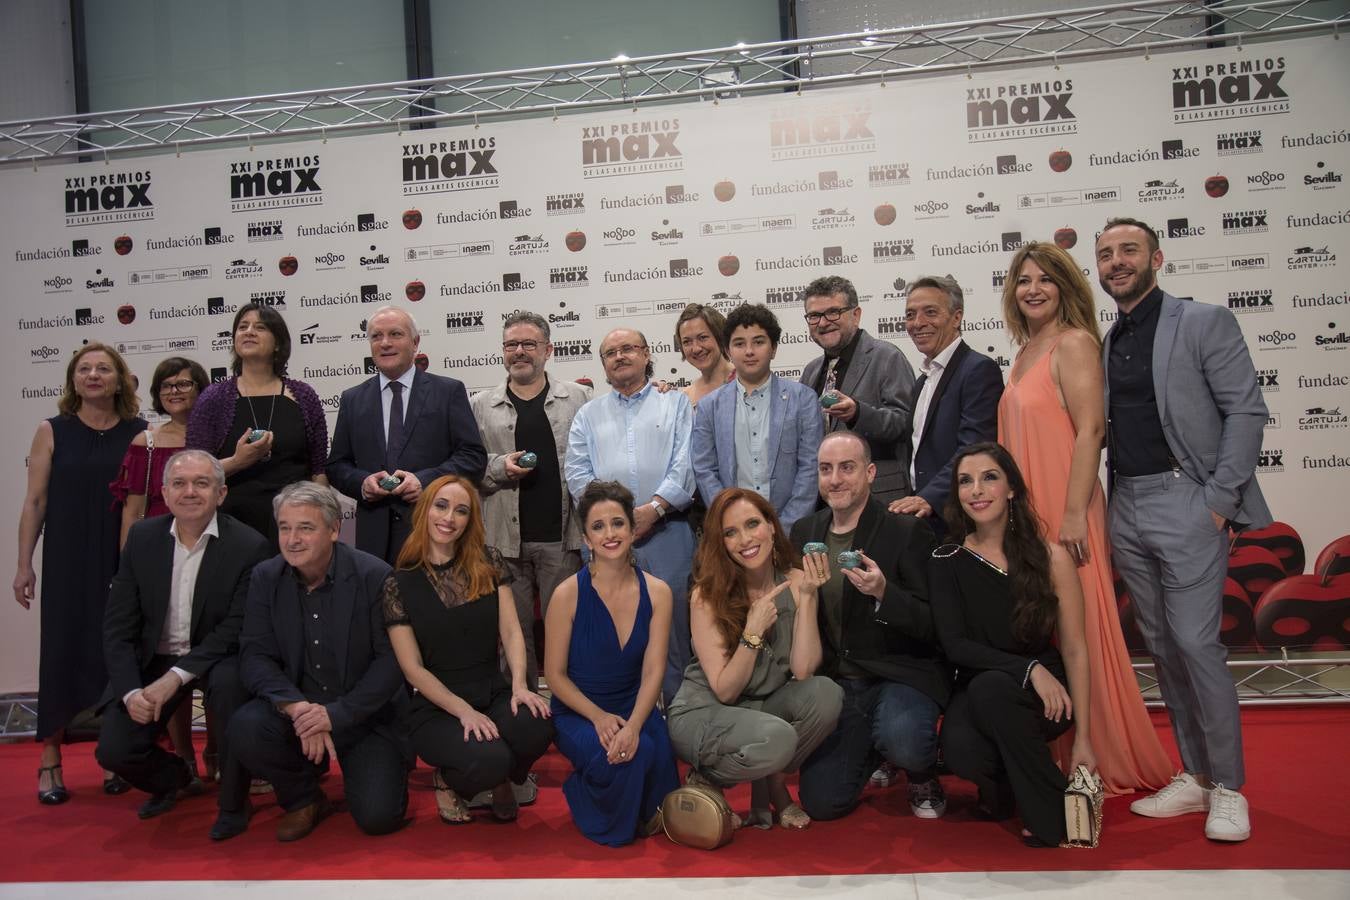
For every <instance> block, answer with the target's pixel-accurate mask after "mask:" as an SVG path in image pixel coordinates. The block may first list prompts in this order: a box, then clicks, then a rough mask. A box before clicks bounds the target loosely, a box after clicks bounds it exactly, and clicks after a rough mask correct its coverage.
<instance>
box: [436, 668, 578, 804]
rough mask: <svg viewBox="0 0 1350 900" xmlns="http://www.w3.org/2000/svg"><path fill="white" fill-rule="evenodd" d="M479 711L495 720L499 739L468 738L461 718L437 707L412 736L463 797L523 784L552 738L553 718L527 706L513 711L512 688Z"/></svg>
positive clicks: (442, 775) (447, 781)
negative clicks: (505, 784)
mask: <svg viewBox="0 0 1350 900" xmlns="http://www.w3.org/2000/svg"><path fill="white" fill-rule="evenodd" d="M480 712H482V713H483V714H484V715H486V716H487V717H488V718H489V719H491V720H492V721H493V723H494V724H496V726H497V733H498V734H499V735H500V737H499V738H498V739H497V740H495V741H480V740H478V739H477V738H475V737H472V736H471V737H470V738H469V739H468V740H467V741H466V740H465V739H464V725H463V724H462V723H461V722H460V720H459V719H458V718H457V717H455V716H452V715H450V714H449V713H446V712H441V711H439V710H437V712H436V714H435V715H433V716H432V717H430V718H428V719H427V720H426V721H425V722H423V723H421V724H420V725H418V726H417V727H416V728H415V730H414V731H413V734H412V743H413V749H414V750H416V751H417V755H418V756H420V757H422V759H424V760H426V762H427V764H428V765H432V766H435V767H436V768H438V769H440V770H441V777H442V778H444V779H445V783H446V784H447V785H448V786H449V787H450V789H451V790H452V791H454V792H455V793H457V794H459V795H460V796H461V797H464V798H465V799H468V798H470V797H472V796H473V795H474V794H477V793H479V792H480V791H485V790H487V789H488V788H493V787H496V786H497V785H499V784H501V783H502V782H504V781H512V782H514V783H516V784H521V783H522V782H524V781H525V776H527V775H529V774H530V768H531V767H532V766H533V765H534V764H535V762H536V761H537V760H538V759H539V757H541V756H543V755H544V753H545V751H547V750H548V745H549V744H551V743H552V742H553V721H552V720H551V719H542V718H535V716H534V713H532V712H530V711H529V710H528V709H526V708H525V706H524V705H521V706H520V708H519V709H518V710H517V711H516V713H515V715H512V714H511V694H510V693H509V692H501V693H499V694H498V695H497V696H496V697H495V698H493V700H492V702H491V703H490V704H489V705H488V708H487V709H485V710H480Z"/></svg>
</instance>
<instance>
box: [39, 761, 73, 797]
mask: <svg viewBox="0 0 1350 900" xmlns="http://www.w3.org/2000/svg"><path fill="white" fill-rule="evenodd" d="M60 771H61V764H60V763H57V764H56V765H54V766H43V767H41V768H40V769H38V802H39V803H41V804H42V805H43V806H58V805H60V804H62V803H65V802H66V801H67V800H69V799H70V791H68V790H66V786H65V783H64V782H62V780H61V779H60V778H59V777H58V776H57V773H58V772H60ZM43 772H46V773H47V775H48V777H49V778H50V779H51V780H50V784H51V787H49V788H47V790H45V791H44V790H42V773H43Z"/></svg>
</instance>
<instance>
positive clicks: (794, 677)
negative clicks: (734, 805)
mask: <svg viewBox="0 0 1350 900" xmlns="http://www.w3.org/2000/svg"><path fill="white" fill-rule="evenodd" d="M694 572H695V573H696V575H695V581H694V589H693V593H692V594H690V597H689V625H690V632H691V634H692V637H693V645H694V660H693V662H691V663H690V664H689V667H688V668H687V669H685V672H684V684H683V685H682V686H681V687H680V690H679V693H678V694H676V695H675V700H674V702H672V703H671V705H670V708H669V710H668V711H667V715H668V717H669V720H670V737H671V740H672V741H673V742H674V744H675V752H676V753H678V754H679V756H680V758H681V759H683V760H685V761H686V762H688V763H689V764H690V765H692V766H693V767H694V771H693V772H692V773H691V776H690V777H691V778H692V779H696V780H701V781H703V782H704V783H707V784H711V785H713V786H715V787H729V786H731V785H734V784H741V783H743V782H746V781H748V782H750V783H751V789H750V817H749V819H748V820H747V823H748V824H751V825H755V826H757V827H760V828H770V827H772V825H773V823H774V821H775V820H777V822H778V824H780V825H781V826H782V827H784V828H793V829H800V828H805V827H806V826H808V825H810V824H811V819H810V817H809V816H808V815H807V814H806V812H805V810H803V809H802V808H801V806H799V805H798V804H797V803H796V801H794V800H793V799H792V795H791V794H790V793H789V792H788V788H787V775H788V774H789V773H791V772H795V771H797V769H798V768H800V767H801V764H802V762H803V761H804V760H805V759H806V758H807V757H808V756H810V755H811V752H812V751H813V750H815V749H816V747H818V746H819V745H820V743H821V741H823V740H825V738H826V737H828V736H829V734H830V732H831V731H833V730H834V726H835V722H836V721H837V720H838V718H839V710H840V707H841V705H842V703H843V691H841V690H840V688H839V685H837V684H835V683H834V682H833V681H831V680H830V679H828V678H825V677H823V676H818V675H815V674H814V673H815V671H816V668H817V667H818V666H819V665H820V662H821V646H820V630H819V626H818V624H817V618H816V615H817V608H818V602H819V590H820V586H821V585H823V584H824V583H825V582H826V581H827V580H828V579H829V564H828V562H827V561H826V558H825V554H823V553H813V554H811V555H810V556H808V557H807V558H805V559H803V558H802V557H801V555H800V554H799V553H798V552H797V551H796V550H795V549H794V548H793V547H792V545H791V544H790V543H789V542H788V539H787V534H786V533H784V531H783V526H782V525H781V524H780V523H779V521H778V515H777V514H776V513H775V512H774V510H773V507H772V506H771V505H770V504H769V502H768V501H767V500H765V499H764V498H763V497H761V496H760V495H759V494H757V493H755V492H754V491H749V490H745V489H744V488H728V489H726V490H724V491H722V492H721V493H720V494H718V495H717V497H716V499H714V500H713V502H712V505H711V506H710V507H709V508H708V516H707V518H706V519H705V520H704V528H703V540H702V541H701V542H700V543H699V547H698V554H697V556H696V557H695V559H694Z"/></svg>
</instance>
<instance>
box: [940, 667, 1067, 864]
mask: <svg viewBox="0 0 1350 900" xmlns="http://www.w3.org/2000/svg"><path fill="white" fill-rule="evenodd" d="M1056 677H1059V674H1058V673H1056ZM1071 724H1072V723H1070V722H1069V721H1068V720H1067V719H1061V720H1060V721H1059V722H1052V721H1050V720H1049V719H1047V718H1046V717H1045V706H1044V704H1042V703H1041V698H1040V696H1039V695H1038V694H1037V693H1036V691H1035V690H1034V689H1032V688H1031V687H1030V686H1029V685H1028V686H1027V687H1025V688H1023V687H1022V686H1021V685H1020V684H1019V683H1018V682H1017V681H1016V680H1015V679H1014V678H1012V677H1011V676H1010V675H1008V674H1007V673H1005V672H994V671H988V672H981V673H980V674H978V675H976V676H975V677H974V678H973V679H971V681H970V683H969V684H967V685H966V686H965V687H964V688H958V689H957V691H956V693H955V695H953V697H952V699H951V702H950V703H948V704H947V714H946V716H945V718H943V720H942V754H943V758H944V759H945V760H946V762H947V768H949V769H950V770H951V771H952V772H953V773H955V774H957V775H959V776H961V777H962V778H964V779H966V780H967V781H971V782H974V783H975V786H976V787H977V788H979V791H980V805H981V806H983V807H985V808H986V809H989V810H998V809H999V808H1000V807H1001V806H1002V805H1003V804H1002V803H1000V799H999V798H1000V797H1006V795H1007V793H1008V791H1009V789H1011V792H1012V796H1013V799H1014V800H1015V801H1016V803H1017V809H1018V811H1019V812H1020V813H1021V815H1022V824H1023V825H1024V826H1026V829H1027V830H1028V831H1030V832H1031V833H1032V834H1033V835H1035V836H1036V837H1038V838H1040V839H1041V840H1042V841H1044V842H1046V843H1047V844H1051V845H1057V844H1058V843H1059V842H1060V841H1062V840H1064V788H1065V787H1067V786H1068V782H1067V780H1066V779H1065V778H1064V774H1063V773H1062V772H1060V770H1059V767H1058V766H1056V765H1055V762H1054V759H1053V758H1051V755H1050V748H1049V747H1048V746H1047V742H1048V741H1051V740H1054V739H1055V738H1057V737H1059V736H1060V735H1061V734H1063V733H1064V732H1065V731H1067V730H1068V729H1069V726H1070V725H1071Z"/></svg>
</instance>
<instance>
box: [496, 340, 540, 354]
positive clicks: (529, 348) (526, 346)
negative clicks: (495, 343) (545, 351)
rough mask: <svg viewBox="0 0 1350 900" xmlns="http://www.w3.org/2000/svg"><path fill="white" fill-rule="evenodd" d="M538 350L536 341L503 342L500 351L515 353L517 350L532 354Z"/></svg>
mask: <svg viewBox="0 0 1350 900" xmlns="http://www.w3.org/2000/svg"><path fill="white" fill-rule="evenodd" d="M538 349H539V342H538V341H503V342H502V350H503V352H506V353H515V352H516V351H517V350H524V351H525V352H526V353H533V352H534V351H536V350H538Z"/></svg>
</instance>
